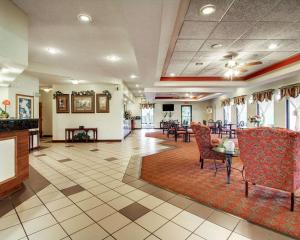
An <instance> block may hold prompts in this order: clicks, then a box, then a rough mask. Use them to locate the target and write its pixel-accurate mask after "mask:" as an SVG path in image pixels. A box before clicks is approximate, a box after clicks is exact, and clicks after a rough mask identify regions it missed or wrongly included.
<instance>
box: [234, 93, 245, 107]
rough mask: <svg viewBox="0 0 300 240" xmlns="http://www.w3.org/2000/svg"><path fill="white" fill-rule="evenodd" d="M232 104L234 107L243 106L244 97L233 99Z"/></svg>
mask: <svg viewBox="0 0 300 240" xmlns="http://www.w3.org/2000/svg"><path fill="white" fill-rule="evenodd" d="M233 102H234V104H235V105H240V104H245V103H246V95H243V96H238V97H234V98H233Z"/></svg>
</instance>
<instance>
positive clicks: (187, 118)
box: [181, 105, 192, 125]
mask: <svg viewBox="0 0 300 240" xmlns="http://www.w3.org/2000/svg"><path fill="white" fill-rule="evenodd" d="M191 121H192V106H191V105H182V106H181V124H182V125H190V124H191Z"/></svg>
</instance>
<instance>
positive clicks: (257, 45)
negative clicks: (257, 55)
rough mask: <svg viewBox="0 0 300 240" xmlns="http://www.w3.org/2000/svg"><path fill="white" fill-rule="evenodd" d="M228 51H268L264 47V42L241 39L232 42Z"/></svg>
mask: <svg viewBox="0 0 300 240" xmlns="http://www.w3.org/2000/svg"><path fill="white" fill-rule="evenodd" d="M228 50H229V51H269V49H268V48H267V47H266V40H246V39H241V40H238V41H236V42H234V43H233V44H232V45H231V46H230V47H229V48H228Z"/></svg>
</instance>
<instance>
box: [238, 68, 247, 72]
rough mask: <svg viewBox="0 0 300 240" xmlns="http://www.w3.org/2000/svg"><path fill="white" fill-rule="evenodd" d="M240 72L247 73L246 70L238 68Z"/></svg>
mask: <svg viewBox="0 0 300 240" xmlns="http://www.w3.org/2000/svg"><path fill="white" fill-rule="evenodd" d="M238 70H239V71H240V72H248V70H247V69H246V68H239V69H238Z"/></svg>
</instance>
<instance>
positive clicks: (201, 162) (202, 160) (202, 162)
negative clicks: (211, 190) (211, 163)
mask: <svg viewBox="0 0 300 240" xmlns="http://www.w3.org/2000/svg"><path fill="white" fill-rule="evenodd" d="M203 164H204V159H203V158H202V157H201V156H200V166H201V169H203Z"/></svg>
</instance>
